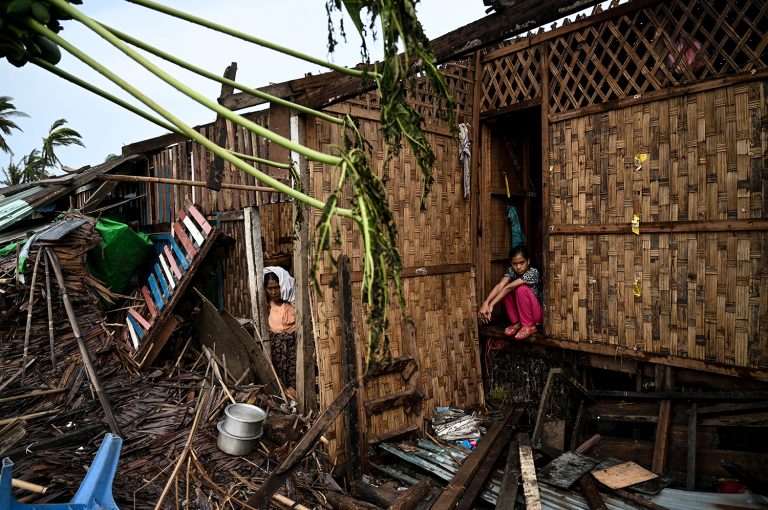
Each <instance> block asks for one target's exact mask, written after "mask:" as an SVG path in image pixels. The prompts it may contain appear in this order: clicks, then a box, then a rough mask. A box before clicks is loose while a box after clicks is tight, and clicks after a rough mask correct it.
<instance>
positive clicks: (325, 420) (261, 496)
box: [247, 381, 357, 508]
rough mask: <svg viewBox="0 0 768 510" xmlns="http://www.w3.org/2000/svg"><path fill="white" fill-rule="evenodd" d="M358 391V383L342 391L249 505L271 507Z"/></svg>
mask: <svg viewBox="0 0 768 510" xmlns="http://www.w3.org/2000/svg"><path fill="white" fill-rule="evenodd" d="M356 391H357V382H356V381H350V382H349V383H347V385H346V386H345V387H344V389H342V390H341V393H339V396H337V397H336V398H335V399H334V401H333V402H331V405H329V406H328V408H327V409H326V410H325V411H323V412H322V414H321V415H320V416H319V417H318V418H317V421H316V422H315V423H314V424H313V425H312V426H311V427H310V428H309V430H308V431H307V433H306V434H304V436H303V437H302V438H301V441H299V442H298V444H297V445H296V446H295V447H294V449H293V450H291V453H289V454H288V456H287V457H286V458H285V459H284V460H283V462H282V463H280V465H279V466H278V467H277V468H276V469H275V470H274V471H272V474H270V475H269V477H268V478H267V479H266V480H265V481H264V483H262V484H261V486H260V487H259V488H258V490H257V491H256V493H255V494H254V495H253V496H251V497H250V498H249V499H248V502H247V504H248V505H250V506H252V507H256V508H266V507H267V506H268V505H269V502H270V500H271V497H272V494H274V493H275V491H276V490H277V489H278V488H280V486H281V485H282V484H283V482H285V480H286V479H287V478H288V477H289V476H290V474H291V471H292V470H293V468H294V467H296V465H297V464H298V463H299V461H301V459H303V458H304V456H305V455H306V454H307V453H309V452H310V451H311V449H312V447H313V446H314V445H315V443H317V441H318V440H319V439H320V436H321V435H322V433H323V432H324V431H325V429H327V428H328V427H329V426H330V425H331V424H332V423H333V422H334V420H336V417H337V416H338V415H339V413H341V411H342V410H343V409H344V408H345V407H347V404H348V403H349V401H350V400H351V399H352V397H353V396H354V395H355V392H356Z"/></svg>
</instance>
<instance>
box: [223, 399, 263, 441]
mask: <svg viewBox="0 0 768 510" xmlns="http://www.w3.org/2000/svg"><path fill="white" fill-rule="evenodd" d="M224 415H225V416H226V419H225V420H224V430H225V431H226V432H227V434H229V435H231V436H235V437H242V438H246V439H248V438H252V437H256V436H260V435H261V426H262V424H263V423H264V420H265V419H266V418H267V413H266V411H264V410H263V409H262V408H260V407H256V406H254V405H251V404H229V405H228V406H227V407H226V409H224Z"/></svg>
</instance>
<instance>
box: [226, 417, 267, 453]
mask: <svg viewBox="0 0 768 510" xmlns="http://www.w3.org/2000/svg"><path fill="white" fill-rule="evenodd" d="M216 428H218V429H219V438H218V439H217V440H216V445H217V446H218V447H219V450H221V451H222V452H224V453H228V454H230V455H248V454H249V453H251V452H252V451H253V449H254V448H256V444H257V443H258V442H259V438H260V437H261V434H259V435H258V436H256V437H248V438H243V437H235V436H233V435H231V434H228V433H227V431H226V430H224V422H223V421H220V422H219V423H218V424H217V425H216Z"/></svg>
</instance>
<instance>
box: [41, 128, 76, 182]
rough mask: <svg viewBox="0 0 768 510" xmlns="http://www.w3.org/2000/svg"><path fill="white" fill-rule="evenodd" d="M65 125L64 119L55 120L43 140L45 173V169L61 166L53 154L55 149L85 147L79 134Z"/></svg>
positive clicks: (42, 153) (42, 154) (42, 155)
mask: <svg viewBox="0 0 768 510" xmlns="http://www.w3.org/2000/svg"><path fill="white" fill-rule="evenodd" d="M66 123H67V120H66V119H59V120H57V121H56V122H54V123H53V124H52V125H51V129H49V130H48V136H46V137H45V138H43V150H42V151H41V157H42V160H43V171H45V169H46V168H52V167H55V166H56V165H61V160H60V159H59V157H58V156H57V155H56V152H55V150H56V148H57V147H69V146H70V145H79V146H80V147H85V144H84V143H83V141H82V139H81V138H82V137H81V136H80V133H78V132H77V131H75V130H74V129H72V128H68V127H66V126H65V124H66Z"/></svg>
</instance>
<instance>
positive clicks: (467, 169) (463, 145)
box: [459, 123, 472, 199]
mask: <svg viewBox="0 0 768 510" xmlns="http://www.w3.org/2000/svg"><path fill="white" fill-rule="evenodd" d="M469 129H470V125H469V124H465V123H461V124H459V161H460V162H461V165H462V171H463V174H464V198H465V199H467V198H469V190H470V175H471V171H472V169H471V162H472V151H471V150H470V145H471V144H472V142H470V140H469Z"/></svg>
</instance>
